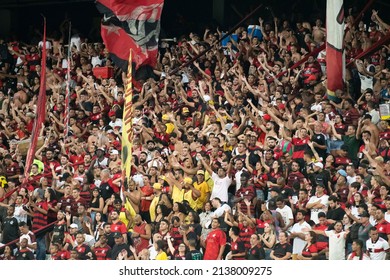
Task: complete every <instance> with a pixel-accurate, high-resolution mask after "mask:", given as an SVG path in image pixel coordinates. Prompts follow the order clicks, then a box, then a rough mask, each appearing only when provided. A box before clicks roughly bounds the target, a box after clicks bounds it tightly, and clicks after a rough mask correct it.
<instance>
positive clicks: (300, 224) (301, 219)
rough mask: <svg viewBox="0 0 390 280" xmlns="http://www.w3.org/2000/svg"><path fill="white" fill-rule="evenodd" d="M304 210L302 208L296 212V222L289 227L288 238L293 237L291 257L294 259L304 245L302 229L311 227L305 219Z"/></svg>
mask: <svg viewBox="0 0 390 280" xmlns="http://www.w3.org/2000/svg"><path fill="white" fill-rule="evenodd" d="M305 215H306V212H305V211H304V210H298V211H297V214H296V218H295V221H296V223H295V224H294V225H293V227H292V228H291V234H290V238H294V241H293V244H292V245H293V251H292V259H293V260H296V259H297V255H298V254H300V253H301V252H302V250H303V248H304V247H305V245H306V241H305V233H304V232H303V231H302V230H303V229H304V228H306V229H311V226H310V225H309V224H308V223H307V222H306V221H305Z"/></svg>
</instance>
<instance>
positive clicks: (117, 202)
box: [114, 198, 122, 204]
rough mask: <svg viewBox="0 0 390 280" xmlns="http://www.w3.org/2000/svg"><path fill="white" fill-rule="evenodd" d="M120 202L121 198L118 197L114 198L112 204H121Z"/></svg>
mask: <svg viewBox="0 0 390 280" xmlns="http://www.w3.org/2000/svg"><path fill="white" fill-rule="evenodd" d="M121 203H122V200H120V199H119V198H116V199H115V200H114V204H121Z"/></svg>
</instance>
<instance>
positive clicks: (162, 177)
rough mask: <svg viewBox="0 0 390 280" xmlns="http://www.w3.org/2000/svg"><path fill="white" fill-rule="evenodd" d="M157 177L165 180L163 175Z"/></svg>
mask: <svg viewBox="0 0 390 280" xmlns="http://www.w3.org/2000/svg"><path fill="white" fill-rule="evenodd" d="M158 178H159V179H162V180H164V181H166V180H167V177H165V176H164V175H161V176H158Z"/></svg>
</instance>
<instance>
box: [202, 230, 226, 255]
mask: <svg viewBox="0 0 390 280" xmlns="http://www.w3.org/2000/svg"><path fill="white" fill-rule="evenodd" d="M225 245H226V234H225V232H223V231H222V230H221V229H219V228H218V229H214V230H213V231H211V232H209V234H208V235H207V238H206V252H205V254H204V258H203V259H204V260H217V259H218V255H219V250H220V248H221V247H222V246H225Z"/></svg>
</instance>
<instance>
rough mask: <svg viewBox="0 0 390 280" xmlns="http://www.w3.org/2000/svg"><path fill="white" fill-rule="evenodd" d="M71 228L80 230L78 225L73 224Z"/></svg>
mask: <svg viewBox="0 0 390 280" xmlns="http://www.w3.org/2000/svg"><path fill="white" fill-rule="evenodd" d="M69 227H70V228H77V229H78V228H79V226H78V225H77V224H75V223H73V224H71V225H70V226H69Z"/></svg>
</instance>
